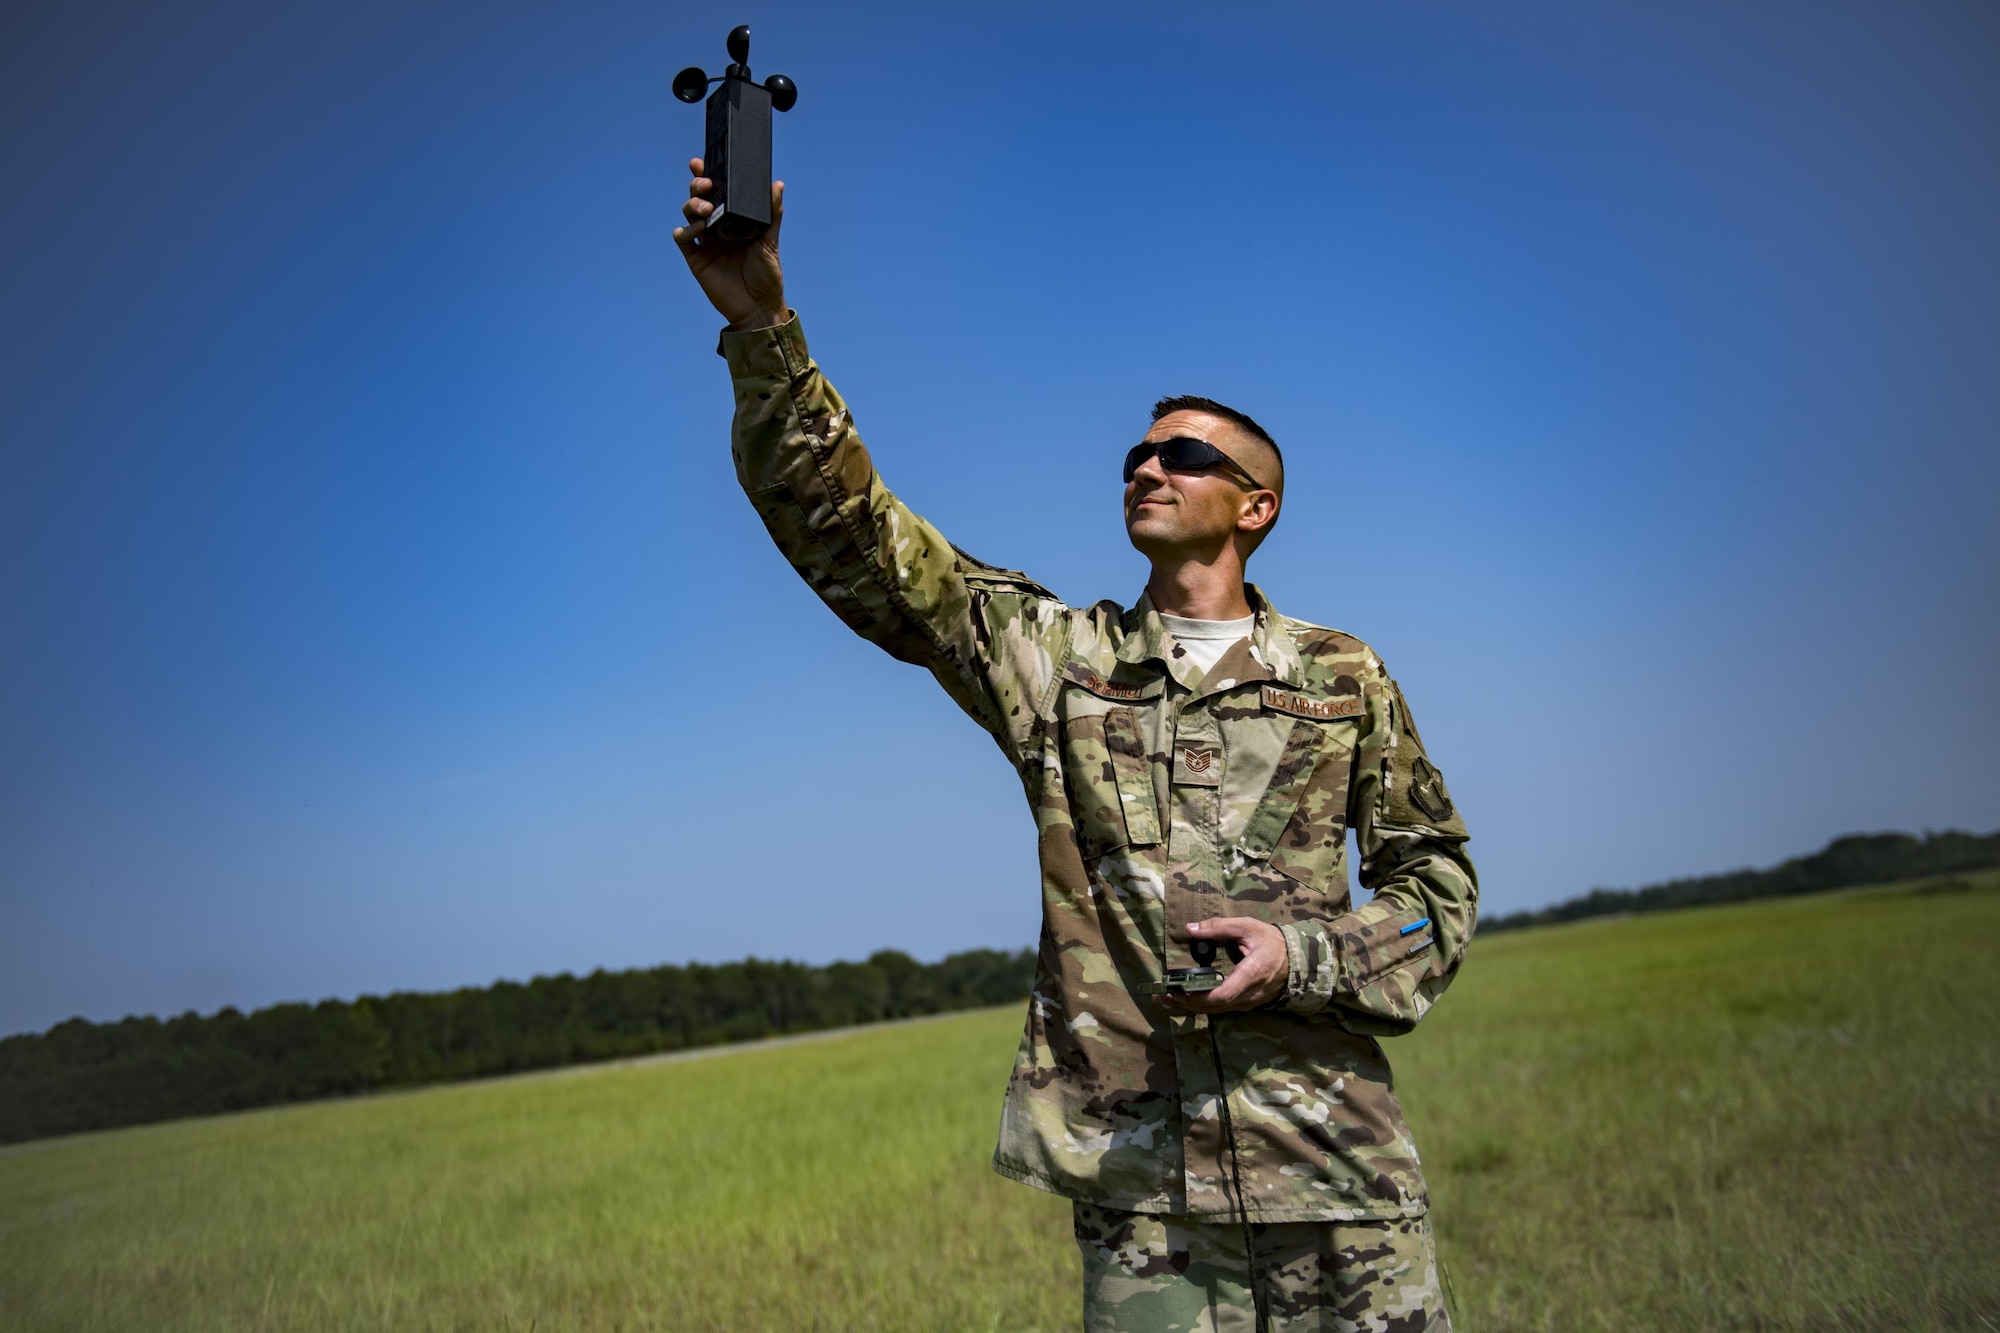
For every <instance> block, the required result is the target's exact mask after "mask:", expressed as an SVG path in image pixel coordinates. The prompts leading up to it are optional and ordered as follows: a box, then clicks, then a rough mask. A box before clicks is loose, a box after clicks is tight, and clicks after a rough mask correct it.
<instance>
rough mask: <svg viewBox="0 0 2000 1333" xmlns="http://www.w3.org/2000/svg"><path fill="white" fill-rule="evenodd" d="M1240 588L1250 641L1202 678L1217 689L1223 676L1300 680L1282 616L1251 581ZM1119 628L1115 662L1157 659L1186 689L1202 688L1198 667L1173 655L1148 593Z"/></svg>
mask: <svg viewBox="0 0 2000 1333" xmlns="http://www.w3.org/2000/svg"><path fill="white" fill-rule="evenodd" d="M1243 593H1244V597H1245V598H1246V599H1247V600H1248V601H1249V603H1250V609H1251V611H1252V612H1253V613H1254V614H1255V615H1256V617H1257V623H1256V624H1254V625H1252V626H1251V628H1250V642H1249V644H1248V645H1247V646H1246V645H1243V644H1237V645H1236V646H1234V647H1232V648H1231V649H1230V650H1229V651H1228V652H1226V653H1224V654H1223V655H1222V660H1221V661H1219V662H1217V663H1216V664H1215V667H1214V669H1213V670H1211V671H1210V672H1209V673H1208V677H1207V679H1208V680H1209V681H1211V682H1213V683H1214V685H1215V687H1216V688H1225V687H1224V686H1223V685H1222V682H1223V681H1225V680H1226V681H1229V682H1231V683H1232V684H1236V685H1240V684H1242V683H1244V682H1245V681H1252V680H1275V681H1282V682H1283V683H1285V684H1287V685H1294V686H1296V685H1302V684H1304V683H1305V676H1304V665H1305V664H1304V662H1303V661H1302V659H1301V658H1300V657H1299V648H1298V645H1297V644H1295V643H1293V642H1292V636H1291V635H1290V634H1288V633H1286V632H1285V626H1284V617H1282V616H1280V615H1279V614H1278V613H1277V612H1276V611H1274V610H1272V609H1271V603H1270V600H1269V599H1268V598H1266V597H1265V596H1264V593H1263V590H1262V589H1260V588H1258V586H1257V585H1256V584H1254V583H1249V584H1245V585H1244V588H1243ZM1124 629H1125V637H1124V638H1123V639H1122V640H1121V641H1120V642H1119V644H1118V652H1117V654H1116V655H1117V658H1118V660H1119V661H1120V662H1124V663H1126V664H1128V665H1132V666H1137V665H1139V664H1140V663H1142V662H1158V663H1159V664H1160V665H1161V666H1163V667H1165V668H1166V669H1167V672H1168V674H1170V675H1171V676H1173V678H1174V679H1175V680H1177V681H1179V682H1180V683H1181V684H1182V685H1183V686H1185V687H1186V688H1187V689H1188V690H1190V691H1193V692H1195V693H1197V694H1199V693H1203V692H1204V691H1203V690H1202V683H1203V677H1202V674H1201V671H1200V669H1199V668H1198V667H1196V666H1195V664H1194V663H1193V662H1192V661H1191V660H1190V659H1188V658H1187V657H1185V656H1183V657H1178V658H1177V657H1174V656H1173V655H1172V646H1171V641H1172V636H1171V635H1169V634H1168V633H1167V626H1166V622H1165V621H1163V620H1161V619H1160V612H1159V609H1158V608H1157V607H1155V606H1154V605H1153V597H1152V594H1151V593H1141V594H1140V595H1139V602H1138V605H1136V606H1134V607H1133V608H1132V609H1131V610H1130V611H1127V612H1126V613H1125V620H1124ZM1207 692H1210V693H1212V692H1213V691H1212V690H1210V691H1207Z"/></svg>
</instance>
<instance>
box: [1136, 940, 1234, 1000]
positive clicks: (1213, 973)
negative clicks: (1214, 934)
mask: <svg viewBox="0 0 2000 1333" xmlns="http://www.w3.org/2000/svg"><path fill="white" fill-rule="evenodd" d="M1228 948H1229V957H1230V960H1231V961H1232V962H1238V963H1240V962H1242V961H1243V957H1242V950H1240V949H1239V948H1237V946H1236V945H1235V943H1234V942H1232V943H1231V944H1230V945H1229V946H1228ZM1215 949H1216V944H1215V941H1214V940H1190V941H1188V956H1189V957H1191V958H1193V959H1194V962H1195V965H1194V966H1193V967H1170V968H1168V969H1167V971H1166V977H1165V979H1164V980H1162V981H1160V982H1158V983H1152V984H1147V985H1142V986H1140V987H1139V993H1140V994H1142V995H1198V994H1200V993H1202V992H1203V991H1212V990H1214V989H1215V988H1216V987H1217V986H1220V985H1221V984H1222V981H1223V978H1225V977H1226V976H1228V975H1229V974H1228V973H1227V972H1218V971H1217V970H1216V967H1215Z"/></svg>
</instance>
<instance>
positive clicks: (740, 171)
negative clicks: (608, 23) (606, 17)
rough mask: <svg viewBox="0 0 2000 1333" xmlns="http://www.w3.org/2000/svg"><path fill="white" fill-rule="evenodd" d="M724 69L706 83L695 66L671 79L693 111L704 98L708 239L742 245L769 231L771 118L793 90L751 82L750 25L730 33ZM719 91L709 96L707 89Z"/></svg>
mask: <svg viewBox="0 0 2000 1333" xmlns="http://www.w3.org/2000/svg"><path fill="white" fill-rule="evenodd" d="M728 44H729V67H728V68H727V69H725V70H723V71H722V76H721V77H720V78H714V79H711V78H709V77H708V75H707V74H706V73H704V72H703V71H702V69H701V67H700V66H699V65H689V66H688V67H687V68H686V69H684V70H682V71H681V72H680V73H678V74H676V75H674V96H675V97H678V98H680V100H681V101H683V102H687V103H689V104H690V105H692V104H693V103H695V102H699V101H700V100H701V99H702V96H703V94H707V96H708V139H707V143H706V144H705V145H704V147H703V150H702V155H701V171H702V175H704V176H706V177H708V178H709V179H710V180H711V181H713V182H715V188H714V189H713V190H710V191H709V193H708V201H709V202H710V203H712V204H714V205H715V211H714V212H713V213H710V214H709V215H708V228H707V232H706V234H707V235H710V236H713V237H715V238H716V239H717V240H719V241H725V242H727V243H729V244H731V245H747V244H749V243H750V242H751V241H754V240H756V239H757V238H758V237H759V236H762V235H763V234H764V229H765V228H766V227H769V226H770V225H771V113H772V112H773V111H790V110H791V109H792V107H793V106H794V105H795V104H796V103H797V102H798V100H799V89H798V85H797V84H795V83H793V82H792V81H791V80H790V79H788V78H786V77H785V76H784V75H782V74H773V75H772V76H771V77H770V78H768V79H766V80H764V82H763V83H761V84H757V83H752V82H751V81H750V25H749V24H747V23H745V24H743V25H741V26H740V27H737V28H732V29H731V30H730V33H729V43H728ZM711 83H719V84H721V85H722V86H721V87H720V88H717V89H716V90H715V91H714V92H712V93H710V92H708V85H709V84H711Z"/></svg>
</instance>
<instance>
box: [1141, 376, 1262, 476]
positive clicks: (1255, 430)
mask: <svg viewBox="0 0 2000 1333" xmlns="http://www.w3.org/2000/svg"><path fill="white" fill-rule="evenodd" d="M1169 412H1205V413H1207V414H1208V415H1209V416H1212V417H1221V418H1222V419H1223V420H1224V421H1227V422H1228V423H1229V424H1230V425H1232V426H1235V427H1237V428H1238V429H1240V430H1244V431H1248V432H1249V433H1250V434H1251V435H1254V436H1256V437H1257V438H1258V439H1260V440H1262V441H1263V442H1264V443H1265V444H1268V445H1270V446H1271V452H1272V453H1273V454H1275V455H1277V458H1278V488H1279V489H1280V490H1282V489H1283V488H1284V485H1285V451H1284V450H1282V449H1280V448H1279V447H1278V442H1277V441H1276V440H1274V439H1272V438H1271V432H1270V431H1268V430H1265V429H1264V428H1263V427H1262V426H1260V425H1258V424H1257V423H1256V422H1255V421H1253V420H1251V419H1250V414H1249V413H1247V412H1239V411H1237V410H1236V409H1235V408H1233V407H1230V406H1229V405H1228V404H1226V403H1218V402H1216V401H1215V400H1214V399H1213V398H1203V397H1201V396H1200V395H1199V394H1192V393H1183V394H1176V395H1174V396H1173V397H1171V398H1162V399H1161V400H1160V401H1159V402H1157V403H1154V404H1153V420H1155V421H1158V420H1159V419H1160V418H1161V417H1163V416H1166V415H1167V414H1168V413H1169Z"/></svg>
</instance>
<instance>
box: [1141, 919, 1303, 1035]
mask: <svg viewBox="0 0 2000 1333" xmlns="http://www.w3.org/2000/svg"><path fill="white" fill-rule="evenodd" d="M1188 935H1189V937H1190V938H1192V939H1197V940H1214V941H1215V943H1216V945H1217V947H1218V948H1221V949H1223V950H1225V951H1226V950H1227V949H1228V948H1229V946H1230V945H1232V944H1233V945H1235V946H1236V947H1237V948H1239V949H1241V950H1242V951H1243V960H1242V961H1241V962H1239V963H1237V964H1236V966H1235V967H1234V968H1232V969H1230V972H1229V975H1228V976H1227V977H1225V978H1224V979H1223V982H1222V984H1221V985H1220V986H1217V987H1216V988H1215V989H1214V990H1212V991H1197V992H1194V993H1193V994H1189V995H1169V996H1167V997H1165V998H1166V1002H1167V1003H1168V1004H1171V1005H1174V1006H1176V1007H1177V1008H1181V1009H1188V1010H1192V1011H1193V1012H1195V1013H1200V1014H1217V1013H1225V1012H1228V1011H1231V1010H1237V1009H1255V1008H1257V1007H1259V1006H1260V1005H1266V1004H1269V1003H1270V1002H1271V1001H1273V1000H1275V999H1277V998H1278V997H1279V996H1280V995H1283V994H1284V993H1285V983H1286V981H1287V980H1288V979H1289V978H1290V976H1291V971H1292V965H1291V960H1290V958H1289V956H1288V955H1287V954H1286V952H1285V937H1284V935H1283V934H1282V933H1281V932H1280V931H1279V930H1278V928H1277V927H1276V926H1274V925H1272V924H1271V923H1270V922H1268V921H1259V920H1258V919H1257V918H1256V917H1254V916H1214V917H1210V918H1209V919H1208V920H1206V921H1194V922H1190V923H1189V924H1188Z"/></svg>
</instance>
